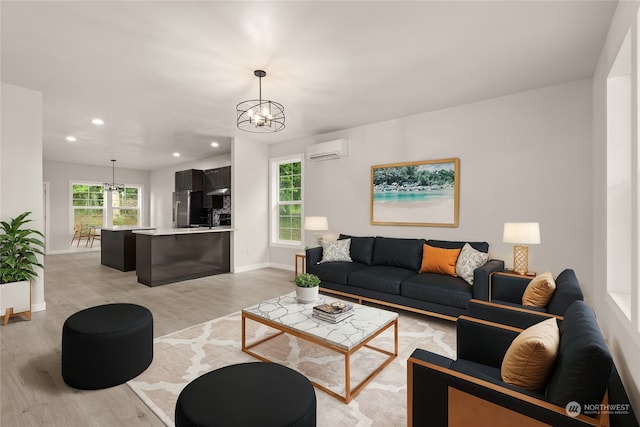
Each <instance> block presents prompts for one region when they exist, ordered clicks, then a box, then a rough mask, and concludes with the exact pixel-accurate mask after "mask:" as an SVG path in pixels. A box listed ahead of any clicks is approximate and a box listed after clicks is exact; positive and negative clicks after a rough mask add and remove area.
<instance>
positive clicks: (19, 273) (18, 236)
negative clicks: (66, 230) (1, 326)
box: [0, 212, 44, 324]
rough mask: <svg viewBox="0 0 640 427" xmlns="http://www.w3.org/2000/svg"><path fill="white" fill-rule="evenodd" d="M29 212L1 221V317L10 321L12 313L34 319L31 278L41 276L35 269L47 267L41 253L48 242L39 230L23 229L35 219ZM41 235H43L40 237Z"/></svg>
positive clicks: (5, 321) (5, 320)
mask: <svg viewBox="0 0 640 427" xmlns="http://www.w3.org/2000/svg"><path fill="white" fill-rule="evenodd" d="M30 214H31V212H25V213H23V214H21V215H18V216H17V217H15V218H12V219H11V220H10V221H9V222H6V221H2V222H0V225H1V229H0V232H1V234H0V316H4V323H5V324H7V322H8V321H9V317H10V316H12V315H18V314H24V315H25V316H26V317H27V319H31V281H32V280H33V279H35V278H36V277H38V273H37V272H36V270H35V268H36V267H40V268H44V266H43V265H42V264H41V263H40V262H38V258H37V255H38V254H40V255H43V254H44V253H43V251H42V249H40V248H43V249H44V243H43V241H42V240H41V239H40V238H39V237H44V235H43V234H42V233H41V232H40V231H38V230H32V229H29V228H23V226H24V225H25V224H26V223H28V222H31V220H30V219H27V217H28V216H29V215H30ZM38 236H39V237H38Z"/></svg>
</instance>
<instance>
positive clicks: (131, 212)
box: [111, 187, 141, 225]
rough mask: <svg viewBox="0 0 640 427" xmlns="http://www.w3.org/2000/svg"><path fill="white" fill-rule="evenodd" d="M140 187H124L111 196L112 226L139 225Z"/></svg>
mask: <svg viewBox="0 0 640 427" xmlns="http://www.w3.org/2000/svg"><path fill="white" fill-rule="evenodd" d="M140 193H141V188H140V187H125V188H124V190H123V191H120V192H117V191H114V192H113V193H112V194H111V207H112V209H113V225H139V224H140Z"/></svg>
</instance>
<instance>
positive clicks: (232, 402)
mask: <svg viewBox="0 0 640 427" xmlns="http://www.w3.org/2000/svg"><path fill="white" fill-rule="evenodd" d="M175 420H176V427H213V426H225V427H228V426H234V427H243V426H247V427H256V426H260V427H284V426H290V427H315V425H316V393H315V390H314V389H313V385H312V384H311V382H310V381H309V380H308V379H307V378H306V377H305V376H304V375H302V374H300V373H298V372H296V371H294V370H293V369H290V368H287V367H286V366H282V365H278V364H277V363H266V362H255V363H241V364H238V365H231V366H226V367H224V368H220V369H216V370H215V371H211V372H208V373H206V374H204V375H202V376H200V377H198V378H196V379H195V380H193V381H191V382H190V383H189V384H187V386H186V387H185V388H184V389H183V390H182V392H181V393H180V396H178V401H177V403H176V413H175Z"/></svg>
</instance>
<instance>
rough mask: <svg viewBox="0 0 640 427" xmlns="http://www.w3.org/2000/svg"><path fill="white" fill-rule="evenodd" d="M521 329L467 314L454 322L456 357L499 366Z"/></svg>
mask: <svg viewBox="0 0 640 427" xmlns="http://www.w3.org/2000/svg"><path fill="white" fill-rule="evenodd" d="M520 332H522V329H519V328H514V327H512V326H506V325H500V324H498V323H493V322H487V321H485V320H481V319H473V318H471V317H468V316H460V317H458V321H457V323H456V342H457V358H458V359H464V360H469V361H471V362H476V363H480V364H482V365H487V366H493V367H495V368H499V367H500V366H501V365H502V359H504V354H505V353H506V352H507V349H508V348H509V346H510V345H511V342H512V341H513V340H514V339H515V337H517V336H518V334H519V333H520Z"/></svg>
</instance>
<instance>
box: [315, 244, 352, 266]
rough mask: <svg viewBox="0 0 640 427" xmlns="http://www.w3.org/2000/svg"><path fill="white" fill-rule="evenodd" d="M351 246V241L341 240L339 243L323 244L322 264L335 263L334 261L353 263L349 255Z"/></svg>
mask: <svg viewBox="0 0 640 427" xmlns="http://www.w3.org/2000/svg"><path fill="white" fill-rule="evenodd" d="M350 246H351V239H345V240H339V241H337V242H325V241H323V242H322V259H321V260H320V263H321V264H323V263H325V262H333V261H345V262H351V261H352V259H351V256H350V255H349V247H350Z"/></svg>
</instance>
